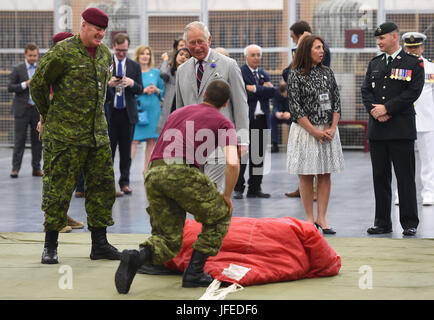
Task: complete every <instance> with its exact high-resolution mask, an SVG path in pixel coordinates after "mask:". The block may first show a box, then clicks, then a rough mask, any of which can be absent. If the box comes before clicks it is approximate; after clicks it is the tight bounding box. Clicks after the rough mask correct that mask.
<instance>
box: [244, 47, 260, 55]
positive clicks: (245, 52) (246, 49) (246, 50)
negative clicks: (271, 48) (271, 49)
mask: <svg viewBox="0 0 434 320" xmlns="http://www.w3.org/2000/svg"><path fill="white" fill-rule="evenodd" d="M250 48H256V49H259V54H260V55H261V57H262V48H261V47H260V46H258V45H257V44H249V45H248V46H247V47H245V48H244V56H245V57H247V54H248V53H249V49H250Z"/></svg>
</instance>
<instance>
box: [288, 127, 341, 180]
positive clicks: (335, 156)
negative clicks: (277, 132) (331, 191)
mask: <svg viewBox="0 0 434 320" xmlns="http://www.w3.org/2000/svg"><path fill="white" fill-rule="evenodd" d="M314 127H316V128H318V129H320V130H324V129H327V128H329V127H330V125H328V124H322V125H314ZM286 163H287V169H288V172H289V173H290V174H301V175H315V174H324V173H338V172H341V171H342V170H343V169H344V155H343V153H342V146H341V139H340V138H339V129H336V133H335V136H334V137H333V140H332V141H326V143H325V144H322V143H321V142H319V141H318V140H317V139H316V138H315V137H314V136H312V135H311V134H310V133H309V132H307V131H306V130H305V129H304V128H303V127H302V126H300V125H299V124H297V123H295V122H293V123H292V124H291V128H290V130H289V137H288V148H287V153H286Z"/></svg>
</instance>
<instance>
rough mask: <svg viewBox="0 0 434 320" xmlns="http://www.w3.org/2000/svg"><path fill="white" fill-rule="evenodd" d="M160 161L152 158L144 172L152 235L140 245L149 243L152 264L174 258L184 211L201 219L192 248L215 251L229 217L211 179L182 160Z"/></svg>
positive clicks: (221, 240)
mask: <svg viewBox="0 0 434 320" xmlns="http://www.w3.org/2000/svg"><path fill="white" fill-rule="evenodd" d="M162 161H163V160H157V161H153V162H152V164H151V168H150V169H149V170H148V171H147V173H146V175H145V188H146V195H147V198H148V202H149V207H148V208H147V211H148V213H149V216H150V222H151V226H152V235H151V237H149V238H148V239H147V240H146V241H145V242H144V243H142V244H141V245H140V246H145V245H150V246H151V247H152V251H153V255H152V263H153V264H162V263H164V262H166V261H168V260H170V259H172V258H174V257H175V256H176V255H177V254H178V252H179V250H180V249H181V247H182V238H183V231H184V224H185V218H186V212H188V213H190V214H192V215H193V216H194V218H195V220H196V221H197V222H200V223H202V232H201V233H200V234H199V235H198V237H197V240H196V241H195V243H194V244H193V249H195V250H197V251H200V252H202V253H204V254H207V255H209V256H215V255H217V253H218V252H219V250H220V247H221V244H222V242H223V239H224V237H225V235H226V233H227V232H228V229H229V225H230V222H231V217H230V216H228V206H227V204H226V202H225V201H224V199H223V197H222V195H221V194H220V193H219V192H218V190H217V187H216V185H215V183H213V182H212V181H211V180H210V179H209V178H208V177H207V176H206V175H205V174H203V173H202V172H200V171H199V170H198V169H196V168H193V167H190V166H188V165H186V164H171V165H165V164H164V165H162V164H161V162H162ZM156 163H158V165H157V166H156V165H155V164H156Z"/></svg>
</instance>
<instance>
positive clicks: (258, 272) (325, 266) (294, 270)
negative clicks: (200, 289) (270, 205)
mask: <svg viewBox="0 0 434 320" xmlns="http://www.w3.org/2000/svg"><path fill="white" fill-rule="evenodd" d="M201 229H202V225H201V224H200V223H197V222H196V221H194V220H189V219H188V220H186V223H185V227H184V238H183V244H182V248H181V250H180V252H179V253H178V255H177V256H176V257H175V258H173V259H172V260H170V261H168V262H166V263H165V265H166V267H168V268H169V269H172V270H174V271H178V272H182V271H184V270H185V268H186V267H187V265H188V262H189V260H190V257H191V254H192V250H193V249H192V245H193V243H194V241H196V239H197V235H198V234H199V233H200V231H201ZM340 268H341V258H340V256H338V255H337V254H336V252H335V250H334V249H333V248H332V247H331V246H330V245H329V244H328V243H327V241H326V240H325V239H324V237H323V235H322V234H321V233H320V232H319V231H318V230H317V229H316V227H315V226H314V225H313V224H312V223H308V222H305V221H301V220H298V219H295V218H290V217H284V218H261V219H256V218H245V217H234V218H232V222H231V225H230V227H229V231H228V233H227V235H226V237H225V238H224V240H223V244H222V247H221V249H220V252H219V253H218V254H217V256H215V257H209V258H208V260H207V262H206V264H205V268H204V270H205V272H207V273H209V274H210V275H211V276H212V277H213V278H214V279H216V280H219V281H221V282H229V283H238V284H240V285H241V286H251V285H257V284H263V283H272V282H280V281H290V280H298V279H304V278H316V277H327V276H335V275H337V274H338V273H339V270H340Z"/></svg>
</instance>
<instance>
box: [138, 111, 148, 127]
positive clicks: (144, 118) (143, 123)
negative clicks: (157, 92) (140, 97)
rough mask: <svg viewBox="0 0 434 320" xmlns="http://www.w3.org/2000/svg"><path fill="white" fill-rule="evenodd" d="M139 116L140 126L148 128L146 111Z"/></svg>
mask: <svg viewBox="0 0 434 320" xmlns="http://www.w3.org/2000/svg"><path fill="white" fill-rule="evenodd" d="M137 115H138V116H139V122H137V124H138V125H139V126H146V125H148V124H149V119H148V113H147V112H146V111H142V112H139V113H138V114H137Z"/></svg>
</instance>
